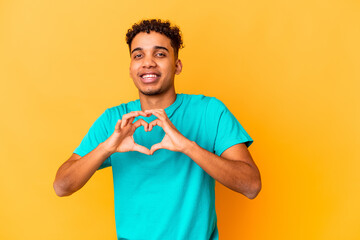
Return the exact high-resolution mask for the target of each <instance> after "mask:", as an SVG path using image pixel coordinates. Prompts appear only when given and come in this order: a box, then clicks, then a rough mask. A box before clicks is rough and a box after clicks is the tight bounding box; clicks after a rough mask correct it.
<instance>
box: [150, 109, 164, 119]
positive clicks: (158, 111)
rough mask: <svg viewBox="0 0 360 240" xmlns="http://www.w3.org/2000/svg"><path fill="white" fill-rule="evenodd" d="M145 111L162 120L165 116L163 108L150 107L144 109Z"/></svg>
mask: <svg viewBox="0 0 360 240" xmlns="http://www.w3.org/2000/svg"><path fill="white" fill-rule="evenodd" d="M145 112H146V113H151V114H153V115H155V116H156V117H158V118H159V119H162V120H163V119H166V118H167V115H166V113H165V111H164V110H163V109H151V110H145Z"/></svg>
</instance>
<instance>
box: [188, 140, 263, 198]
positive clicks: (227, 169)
mask: <svg viewBox="0 0 360 240" xmlns="http://www.w3.org/2000/svg"><path fill="white" fill-rule="evenodd" d="M188 141H189V140H188ZM184 145H185V146H186V147H185V148H184V150H183V153H184V154H186V155H187V156H189V157H190V158H191V159H192V160H193V161H194V162H196V163H197V164H198V165H199V166H200V167H201V168H202V169H204V171H205V172H207V173H208V174H209V175H210V176H212V177H213V178H214V179H215V180H217V181H218V182H220V183H221V184H223V185H224V186H226V187H228V188H230V189H232V190H234V191H236V192H238V193H241V194H243V195H245V196H246V197H248V198H250V199H254V198H255V197H256V196H257V195H258V193H259V192H260V189H261V179H260V172H259V170H258V168H257V166H256V164H255V163H254V161H253V160H252V157H251V155H250V153H249V151H248V150H247V147H246V145H245V144H244V143H241V144H236V145H234V146H232V147H230V148H228V149H227V150H225V151H224V152H223V153H222V154H221V156H220V157H219V156H218V155H216V154H214V153H211V152H209V151H207V150H205V149H203V148H201V147H200V146H199V145H197V144H196V143H195V142H190V141H189V142H187V141H185V143H184Z"/></svg>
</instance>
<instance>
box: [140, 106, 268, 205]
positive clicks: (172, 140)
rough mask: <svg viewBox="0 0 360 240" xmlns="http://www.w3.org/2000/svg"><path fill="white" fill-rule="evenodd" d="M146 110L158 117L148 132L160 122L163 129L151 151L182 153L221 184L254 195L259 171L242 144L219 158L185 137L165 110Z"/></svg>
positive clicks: (258, 189) (247, 195)
mask: <svg viewBox="0 0 360 240" xmlns="http://www.w3.org/2000/svg"><path fill="white" fill-rule="evenodd" d="M145 112H148V113H152V114H154V115H155V116H157V117H158V119H156V120H154V121H153V122H151V123H150V124H149V131H151V129H152V127H153V126H155V125H159V126H160V127H162V128H163V129H164V131H165V136H164V138H163V140H162V142H161V143H158V144H155V145H153V146H152V147H151V149H150V152H151V154H153V153H154V152H155V151H156V150H158V149H161V148H164V149H168V150H171V151H177V152H182V153H184V154H186V155H187V156H189V157H190V158H191V159H192V160H193V161H194V162H196V163H197V164H198V165H199V166H200V167H201V168H202V169H203V170H204V171H205V172H207V173H208V174H209V175H210V176H212V177H213V178H214V179H215V180H217V181H219V182H220V183H221V184H223V185H224V186H226V187H228V188H230V189H232V190H234V191H236V192H239V193H241V194H243V195H245V196H246V197H248V198H250V199H253V198H255V197H256V196H257V194H258V193H259V191H260V189H261V180H260V173H259V170H258V168H257V167H256V165H255V163H254V161H253V160H252V157H251V155H250V153H249V151H248V150H247V147H246V146H245V144H237V145H234V146H232V147H230V148H228V149H227V150H225V151H224V152H223V153H222V154H221V156H220V157H219V156H217V155H216V154H214V153H211V152H209V151H207V150H205V149H203V148H201V147H200V146H198V145H197V144H196V143H195V142H192V141H190V140H189V139H187V138H186V137H184V136H183V135H182V134H181V133H180V132H179V131H178V130H177V129H176V128H175V126H174V125H173V124H172V123H171V121H170V120H169V118H168V117H167V116H166V113H165V111H164V110H162V109H156V110H146V111H145Z"/></svg>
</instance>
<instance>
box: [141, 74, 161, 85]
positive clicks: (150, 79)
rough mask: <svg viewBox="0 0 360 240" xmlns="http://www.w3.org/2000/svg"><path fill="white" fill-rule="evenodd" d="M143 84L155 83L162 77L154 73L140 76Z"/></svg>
mask: <svg viewBox="0 0 360 240" xmlns="http://www.w3.org/2000/svg"><path fill="white" fill-rule="evenodd" d="M140 78H141V80H142V82H143V83H153V82H155V81H157V80H158V79H159V78H160V75H158V74H153V73H147V74H143V75H141V76H140Z"/></svg>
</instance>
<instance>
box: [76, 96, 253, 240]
mask: <svg viewBox="0 0 360 240" xmlns="http://www.w3.org/2000/svg"><path fill="white" fill-rule="evenodd" d="M140 110H141V104H140V101H139V100H135V101H132V102H129V103H126V104H121V105H119V106H116V107H112V108H108V109H106V110H105V112H104V113H103V114H102V115H101V116H100V117H99V118H98V119H97V120H96V121H95V122H94V124H93V125H92V126H91V128H90V129H89V131H88V133H87V134H86V136H85V137H84V139H83V140H82V142H81V144H80V145H79V146H78V147H77V148H76V149H75V151H74V153H76V154H78V155H80V156H84V155H86V154H88V153H89V152H91V151H92V150H93V149H94V148H96V147H97V146H98V145H99V143H101V142H104V141H105V140H106V139H107V138H108V137H109V136H110V135H111V134H112V133H113V132H114V128H115V124H116V122H117V120H118V119H121V117H122V115H124V114H126V113H129V112H132V111H140ZM165 112H166V114H167V116H168V117H169V119H170V121H171V122H172V123H173V124H174V126H175V127H176V128H177V129H178V130H179V131H180V132H181V133H182V134H183V135H184V136H185V137H187V138H188V139H190V140H191V141H195V142H196V143H197V144H198V145H199V146H201V147H202V148H204V149H206V150H208V151H210V152H212V153H215V154H216V155H218V156H220V155H221V154H222V153H223V152H224V151H225V150H226V149H228V148H229V147H231V146H233V145H235V144H239V143H245V144H246V146H248V147H249V146H250V144H251V143H252V142H253V140H252V139H251V137H250V136H249V135H248V134H247V133H246V131H245V130H244V128H243V127H242V126H241V125H240V123H239V122H238V121H237V120H236V118H235V117H234V116H233V114H232V113H231V112H230V111H229V110H228V109H227V108H226V106H225V105H224V104H223V103H222V102H221V101H220V100H218V99H216V98H214V97H206V96H203V95H188V94H177V97H176V100H175V102H174V103H173V104H172V105H171V106H169V107H168V108H166V109H165ZM139 118H142V119H144V120H145V121H147V122H151V121H153V120H154V119H156V117H155V116H151V117H147V118H145V117H142V116H140V117H137V118H136V119H135V120H134V121H136V120H137V119H139ZM164 135H165V133H164V131H163V130H162V128H161V127H159V126H156V127H154V128H153V130H152V131H151V132H145V131H144V128H143V127H142V126H141V127H139V128H138V129H137V130H136V131H135V133H134V139H135V142H137V143H138V144H141V145H143V146H145V147H147V148H149V149H150V148H151V146H152V145H154V144H155V143H158V142H161V140H162V138H163V137H164ZM109 166H111V167H112V172H113V179H114V198H115V199H114V202H115V203H114V204H115V220H116V232H117V237H118V239H129V240H167V239H169V240H184V239H196V240H209V239H210V240H215V239H218V238H219V233H218V229H217V217H216V212H215V180H214V179H213V178H212V177H211V176H210V175H208V174H207V173H206V172H205V171H204V170H203V169H202V168H200V167H199V166H198V165H197V164H196V163H195V162H194V161H193V160H191V159H190V158H189V157H188V156H186V155H185V154H183V153H180V152H173V151H169V150H166V149H160V150H158V151H156V152H155V153H154V154H153V155H152V156H149V155H145V154H142V153H139V152H126V153H114V154H112V155H111V156H110V157H109V158H108V159H106V160H105V161H104V163H103V164H102V165H101V166H100V168H99V169H102V168H105V167H109Z"/></svg>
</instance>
